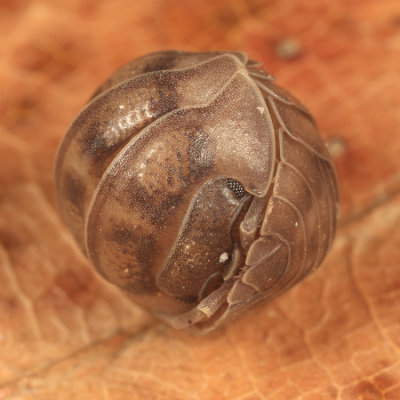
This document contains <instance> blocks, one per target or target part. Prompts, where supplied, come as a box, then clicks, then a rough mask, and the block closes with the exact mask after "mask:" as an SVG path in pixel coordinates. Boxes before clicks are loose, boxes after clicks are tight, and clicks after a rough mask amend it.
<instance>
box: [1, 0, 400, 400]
mask: <svg viewBox="0 0 400 400" xmlns="http://www.w3.org/2000/svg"><path fill="white" fill-rule="evenodd" d="M0 35H1V43H0V49H1V50H0V51H1V53H0V116H1V118H0V119H1V120H0V399H103V398H104V399H113V400H114V399H133V400H135V399H174V400H179V399H188V400H200V399H201V400H219V399H228V400H259V399H268V400H275V399H276V400H286V399H287V400H292V399H302V400H317V399H321V400H330V399H350V400H353V399H364V400H369V399H390V400H396V399H397V400H398V399H400V362H399V360H400V157H399V154H400V131H399V126H400V3H399V1H398V0H384V1H379V0H307V1H305V0H287V1H278V0H230V1H229V0H191V1H189V0H187V1H185V0H169V1H167V0H158V1H151V0H135V1H132V0H113V1H105V0H103V1H100V0H89V1H87V0H68V1H67V0H65V1H62V0H54V1H50V0H49V1H44V0H43V1H39V0H38V1H34V0H14V1H13V0H1V1H0ZM163 48H181V49H187V50H206V49H238V50H244V51H246V52H247V53H248V54H249V55H250V57H251V58H254V59H259V60H261V61H263V62H264V63H265V65H266V67H267V69H268V70H270V71H271V72H272V73H273V74H274V75H276V76H277V77H278V78H279V83H280V84H281V85H283V86H285V87H287V88H289V89H290V90H291V91H292V92H293V93H294V94H295V95H297V96H298V97H299V98H300V99H302V101H303V102H304V103H305V104H307V105H308V107H309V108H310V109H311V111H312V112H313V113H314V115H315V117H316V119H317V121H318V123H319V126H320V129H321V133H322V135H323V137H324V138H325V139H326V140H328V141H329V143H330V149H331V151H332V154H333V155H334V159H335V163H336V166H337V168H338V176H339V179H340V184H341V200H342V215H341V226H340V229H339V232H338V235H337V240H336V242H335V245H334V247H333V249H332V251H331V253H330V254H329V257H328V258H327V260H326V262H325V263H324V265H323V266H322V267H321V268H320V269H319V270H318V272H316V273H315V274H314V275H312V276H310V277H309V278H307V279H306V280H305V281H303V282H302V283H301V284H300V285H298V286H297V287H296V288H294V289H293V290H291V291H290V292H289V293H287V294H285V295H284V296H282V297H281V298H279V299H278V300H277V301H274V302H272V303H270V304H269V305H264V306H261V307H259V308H257V309H256V310H255V311H254V312H252V313H250V314H249V315H247V316H246V317H244V318H243V319H241V320H239V321H237V322H236V323H234V324H232V325H230V326H229V327H227V328H226V329H223V330H220V331H218V332H216V333H214V334H212V335H210V336H206V337H201V338H197V337H192V336H191V335H189V334H187V333H185V332H175V331H173V330H171V329H169V328H167V327H166V326H164V325H163V324H162V323H160V322H159V321H157V320H155V319H153V318H152V317H151V316H150V315H148V314H147V313H146V312H145V311H143V310H142V309H140V308H139V307H137V306H135V305H133V304H130V303H129V302H128V301H127V300H126V299H124V298H123V297H122V295H121V294H120V293H119V292H118V291H117V290H115V289H113V288H112V287H111V286H110V285H108V284H106V283H105V282H104V281H103V280H102V279H101V278H99V277H98V276H97V275H96V274H95V273H94V272H93V269H92V267H91V266H90V265H88V263H87V262H86V261H85V260H84V259H83V257H82V256H80V255H79V253H78V251H77V249H76V247H75V246H74V244H73V242H72V240H71V236H70V235H69V234H68V233H67V232H66V231H65V229H64V228H63V226H62V224H61V222H60V220H59V217H58V215H57V212H56V209H55V204H54V195H53V164H54V158H55V152H56V149H57V146H58V143H59V141H60V139H61V137H62V135H63V134H64V132H65V130H66V129H67V127H68V124H69V123H70V122H71V121H72V119H73V118H74V116H75V115H76V114H77V113H78V111H79V110H80V109H81V108H82V106H83V105H84V103H85V101H86V100H87V98H88V97H89V96H90V94H91V93H92V92H93V91H94V90H95V88H96V86H97V85H98V84H99V83H100V82H101V81H102V80H103V79H104V78H105V77H106V76H107V75H108V74H109V73H110V72H111V71H112V70H113V69H115V68H116V67H118V66H119V65H121V64H122V63H124V62H126V61H128V60H130V59H132V58H134V57H136V56H139V55H141V54H143V53H146V52H149V51H155V50H158V49H163Z"/></svg>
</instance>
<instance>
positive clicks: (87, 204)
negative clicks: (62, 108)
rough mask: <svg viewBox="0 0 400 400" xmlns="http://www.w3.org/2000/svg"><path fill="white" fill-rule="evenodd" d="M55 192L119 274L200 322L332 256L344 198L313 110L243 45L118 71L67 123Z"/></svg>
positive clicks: (171, 319) (231, 314) (142, 296)
mask: <svg viewBox="0 0 400 400" xmlns="http://www.w3.org/2000/svg"><path fill="white" fill-rule="evenodd" d="M56 190H57V197H58V202H59V206H60V211H61V215H62V218H63V220H64V221H65V223H66V225H67V226H68V227H69V229H70V230H71V232H72V234H73V235H74V237H75V239H76V241H77V243H78V245H79V246H80V247H81V249H82V251H83V252H84V253H85V254H86V256H87V257H88V258H89V260H90V261H91V262H92V263H93V265H94V266H95V267H96V268H97V270H98V271H99V272H100V273H101V274H102V275H103V276H104V277H105V278H106V279H107V280H109V281H110V282H112V283H114V284H115V285H117V286H118V287H120V288H121V289H123V290H124V291H125V292H126V293H128V294H129V296H130V297H132V298H133V299H134V300H135V301H136V302H137V303H139V304H141V305H143V306H145V307H147V308H148V309H151V310H152V311H153V312H155V313H156V314H157V315H159V316H160V317H161V318H163V319H164V320H165V321H167V322H168V323H170V324H171V325H172V326H174V327H176V328H184V327H189V326H190V327H192V329H194V330H196V331H200V332H208V331H210V330H212V329H214V328H216V327H218V326H220V325H222V324H224V323H225V322H226V321H228V320H231V319H233V318H236V317H237V316H239V315H240V314H242V313H244V312H245V311H246V310H248V309H249V308H250V307H252V306H253V305H255V304H256V303H260V302H262V301H266V300H270V299H272V298H274V297H276V296H278V295H279V294H281V293H283V292H284V291H286V290H287V289H289V288H290V287H291V286H293V285H294V284H296V283H297V282H299V281H300V280H301V279H302V278H304V277H305V276H306V275H307V274H308V273H309V272H310V271H313V270H314V269H315V268H316V267H317V266H318V265H320V264H321V262H322V260H323V259H324V257H325V255H326V253H327V251H328V249H329V247H330V246H331V243H332V240H333V238H334V235H335V229H336V219H337V210H338V188H337V182H336V177H335V172H334V168H333V165H332V162H331V159H330V157H329V154H328V152H327V150H326V148H325V145H324V143H323V141H322V140H321V138H320V136H319V135H318V131H317V128H316V124H315V121H314V119H313V117H312V116H311V115H310V113H309V112H308V110H307V109H306V108H305V107H304V106H303V105H302V104H301V103H300V102H299V101H298V100H296V99H295V98H294V97H293V96H291V95H290V94H289V93H288V92H286V91H285V90H283V89H282V88H280V87H279V86H277V85H276V84H275V83H274V82H273V78H272V77H271V75H270V74H269V73H268V72H266V71H265V70H264V69H263V68H262V67H261V64H260V63H258V62H256V61H252V60H248V58H247V56H246V54H244V53H240V52H199V53H191V52H182V51H161V52H158V53H153V54H149V55H145V56H143V57H141V58H138V59H136V60H134V61H132V62H130V63H128V64H127V65H125V66H123V67H122V68H120V69H119V70H117V71H116V72H115V73H114V74H113V75H112V76H111V77H110V78H109V79H108V80H107V81H106V82H105V83H104V84H103V85H102V86H100V88H99V89H98V90H97V91H96V92H95V94H94V95H93V97H92V98H91V100H90V101H89V103H88V104H87V106H86V107H85V108H84V109H83V110H82V112H81V113H80V114H79V115H78V116H77V118H76V119H75V121H74V122H73V123H72V125H71V127H70V129H69V130H68V132H67V133H66V135H65V137H64V139H63V141H62V144H61V147H60V149H59V153H58V157H57V163H56Z"/></svg>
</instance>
